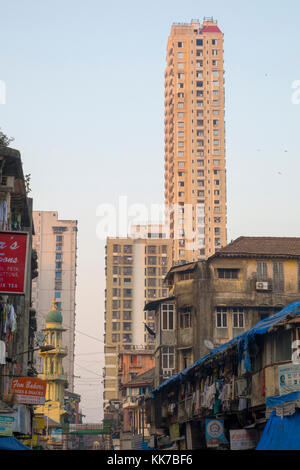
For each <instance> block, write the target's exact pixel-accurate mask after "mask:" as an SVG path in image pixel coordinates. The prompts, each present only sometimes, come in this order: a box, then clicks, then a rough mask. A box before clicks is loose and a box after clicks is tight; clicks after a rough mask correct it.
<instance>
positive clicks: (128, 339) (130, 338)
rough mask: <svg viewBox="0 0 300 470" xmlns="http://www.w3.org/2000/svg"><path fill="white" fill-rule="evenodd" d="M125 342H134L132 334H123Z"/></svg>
mask: <svg viewBox="0 0 300 470" xmlns="http://www.w3.org/2000/svg"><path fill="white" fill-rule="evenodd" d="M122 341H123V343H131V342H132V334H127V333H126V334H123V340H122Z"/></svg>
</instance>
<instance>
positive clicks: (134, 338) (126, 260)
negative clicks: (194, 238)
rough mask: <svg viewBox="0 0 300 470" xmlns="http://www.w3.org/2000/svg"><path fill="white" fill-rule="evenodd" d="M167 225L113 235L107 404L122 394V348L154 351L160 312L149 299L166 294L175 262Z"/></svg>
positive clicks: (108, 258)
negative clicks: (150, 308)
mask: <svg viewBox="0 0 300 470" xmlns="http://www.w3.org/2000/svg"><path fill="white" fill-rule="evenodd" d="M164 237H165V234H164V233H163V231H162V229H161V227H159V228H158V229H157V230H153V227H147V226H140V227H135V228H133V230H132V235H131V236H129V237H128V238H111V237H109V238H107V241H106V258H105V259H106V268H105V271H106V291H105V367H104V393H103V400H104V409H105V407H106V406H107V405H109V400H117V399H118V355H119V352H120V351H122V350H125V351H126V350H132V349H137V350H141V349H143V348H144V349H147V350H153V352H154V341H155V340H154V337H153V336H152V335H151V334H149V332H148V330H147V329H146V328H145V323H146V324H147V326H148V327H149V328H150V329H151V330H152V331H154V330H155V323H154V312H144V306H145V303H146V302H148V301H150V300H153V299H156V298H157V299H158V298H161V297H166V296H167V295H168V290H167V288H166V286H164V284H163V279H164V277H165V275H166V274H167V272H168V270H169V269H170V267H171V255H172V245H171V240H170V239H166V238H164Z"/></svg>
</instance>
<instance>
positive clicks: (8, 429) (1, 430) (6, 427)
mask: <svg viewBox="0 0 300 470" xmlns="http://www.w3.org/2000/svg"><path fill="white" fill-rule="evenodd" d="M14 420H15V419H14V417H13V416H3V415H2V416H0V436H12V435H13V427H14Z"/></svg>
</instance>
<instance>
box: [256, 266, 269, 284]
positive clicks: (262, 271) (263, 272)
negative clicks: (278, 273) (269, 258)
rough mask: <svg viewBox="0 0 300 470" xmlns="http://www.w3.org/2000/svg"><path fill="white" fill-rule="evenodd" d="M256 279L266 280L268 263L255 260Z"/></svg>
mask: <svg viewBox="0 0 300 470" xmlns="http://www.w3.org/2000/svg"><path fill="white" fill-rule="evenodd" d="M256 280H257V281H267V280H268V265H267V263H266V262H265V261H257V263H256Z"/></svg>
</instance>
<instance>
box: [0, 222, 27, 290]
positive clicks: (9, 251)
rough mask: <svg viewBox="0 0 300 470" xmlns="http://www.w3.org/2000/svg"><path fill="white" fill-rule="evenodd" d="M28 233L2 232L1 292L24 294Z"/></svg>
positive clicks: (0, 247) (0, 234)
mask: <svg viewBox="0 0 300 470" xmlns="http://www.w3.org/2000/svg"><path fill="white" fill-rule="evenodd" d="M27 252H28V233H26V232H1V231H0V292H1V293H2V294H24V293H25V285H26V264H27Z"/></svg>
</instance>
